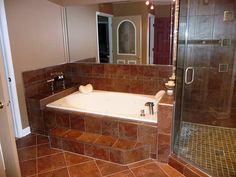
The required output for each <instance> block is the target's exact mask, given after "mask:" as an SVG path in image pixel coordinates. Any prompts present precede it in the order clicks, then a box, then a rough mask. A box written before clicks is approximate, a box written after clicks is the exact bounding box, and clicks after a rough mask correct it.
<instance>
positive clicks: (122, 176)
mask: <svg viewBox="0 0 236 177" xmlns="http://www.w3.org/2000/svg"><path fill="white" fill-rule="evenodd" d="M107 177H135V176H134V175H133V174H132V172H131V171H130V170H127V171H124V172H121V173H115V174H112V175H109V176H107Z"/></svg>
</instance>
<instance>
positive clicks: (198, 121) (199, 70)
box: [174, 0, 236, 177]
mask: <svg viewBox="0 0 236 177" xmlns="http://www.w3.org/2000/svg"><path fill="white" fill-rule="evenodd" d="M232 14H236V1H235V0H227V1H225V0H223V1H219V0H211V1H207V0H188V1H185V0H184V1H180V29H179V31H180V35H179V54H178V60H177V97H176V106H177V107H176V109H177V113H176V119H175V135H174V136H175V144H174V152H175V153H177V154H178V155H180V156H181V157H183V158H185V159H187V160H188V161H190V162H192V163H194V164H195V165H197V166H199V167H200V168H202V169H203V170H205V171H206V172H208V173H209V174H212V175H213V176H219V177H224V176H230V177H231V176H232V177H233V176H236V160H235V159H236V116H235V107H234V105H235V103H234V102H235V101H234V99H233V98H235V97H234V95H236V93H235V90H236V89H235V86H234V85H235V63H236V55H235V54H236V50H235V39H236V19H235V18H236V17H235V15H232ZM180 95H181V96H180Z"/></svg>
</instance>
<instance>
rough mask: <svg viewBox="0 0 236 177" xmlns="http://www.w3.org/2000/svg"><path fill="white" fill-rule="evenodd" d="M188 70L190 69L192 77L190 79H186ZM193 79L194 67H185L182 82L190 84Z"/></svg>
mask: <svg viewBox="0 0 236 177" xmlns="http://www.w3.org/2000/svg"><path fill="white" fill-rule="evenodd" d="M188 71H192V78H191V81H188V73H189V72H188ZM193 81H194V68H193V67H187V68H186V70H185V76H184V82H185V84H186V85H190V84H192V83H193Z"/></svg>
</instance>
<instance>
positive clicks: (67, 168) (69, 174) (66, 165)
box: [63, 151, 70, 177]
mask: <svg viewBox="0 0 236 177" xmlns="http://www.w3.org/2000/svg"><path fill="white" fill-rule="evenodd" d="M63 156H64V159H65V163H66V171H67V173H68V176H69V177H70V171H69V169H68V164H67V160H66V155H65V152H64V151H63Z"/></svg>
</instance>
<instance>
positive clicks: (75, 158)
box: [65, 152, 93, 166]
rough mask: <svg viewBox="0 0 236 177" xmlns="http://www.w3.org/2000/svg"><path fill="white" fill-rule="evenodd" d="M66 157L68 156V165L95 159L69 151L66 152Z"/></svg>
mask: <svg viewBox="0 0 236 177" xmlns="http://www.w3.org/2000/svg"><path fill="white" fill-rule="evenodd" d="M65 158H66V164H67V165H68V166H71V165H75V164H79V163H83V162H87V161H91V160H93V159H92V158H89V157H86V156H82V155H78V154H73V153H69V152H65Z"/></svg>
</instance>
